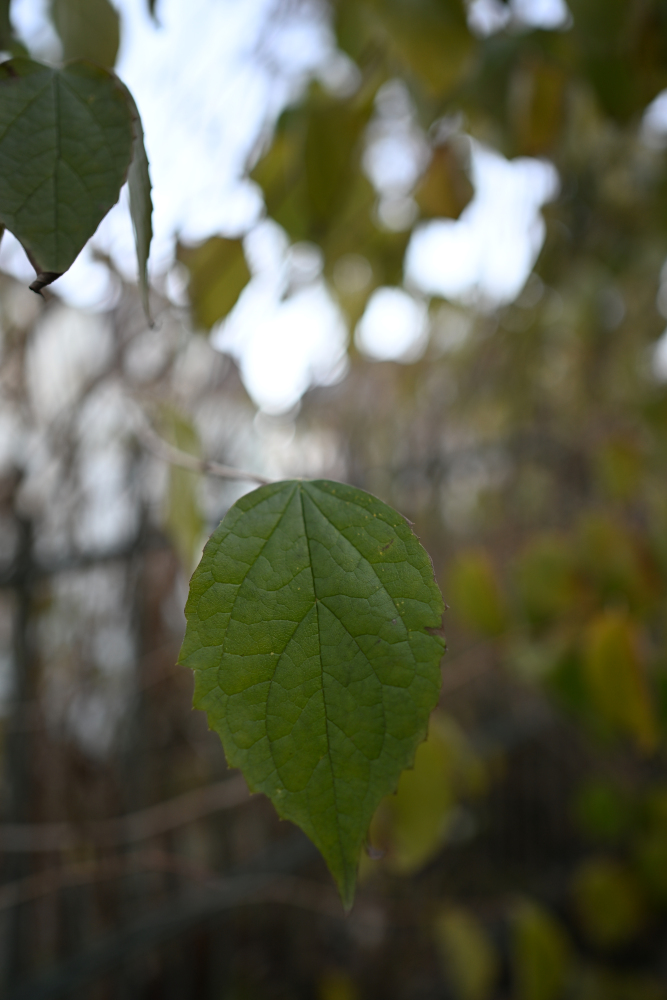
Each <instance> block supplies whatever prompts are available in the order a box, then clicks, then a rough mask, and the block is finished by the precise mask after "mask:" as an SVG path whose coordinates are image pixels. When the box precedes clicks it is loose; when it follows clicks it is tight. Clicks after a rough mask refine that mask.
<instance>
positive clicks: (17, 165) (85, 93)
mask: <svg viewBox="0 0 667 1000" xmlns="http://www.w3.org/2000/svg"><path fill="white" fill-rule="evenodd" d="M126 93H127V92H126V89H125V87H123V85H122V84H121V82H120V81H119V80H118V79H117V78H116V77H115V76H114V75H113V74H112V73H109V72H107V71H106V70H103V69H101V68H100V67H98V66H94V65H93V64H92V63H87V62H84V61H80V62H74V63H70V64H69V65H67V66H65V68H64V69H54V68H52V67H49V66H42V65H41V64H40V63H36V62H32V61H31V60H30V59H22V58H19V59H11V60H9V61H8V62H5V63H1V64H0V223H1V224H3V225H4V226H6V227H7V229H9V230H10V232H12V233H13V234H14V235H15V236H16V238H17V239H18V240H19V241H20V242H21V243H22V245H23V247H24V249H25V251H26V253H27V254H28V256H29V258H30V260H31V263H32V264H33V266H34V268H35V270H36V271H37V279H36V281H34V282H33V284H32V285H31V286H30V287H31V288H32V289H33V290H34V291H40V290H41V289H42V288H43V287H44V286H45V285H48V284H50V282H52V281H55V279H56V278H58V277H60V275H61V274H62V273H63V272H64V271H66V270H67V268H68V267H70V266H71V265H72V264H73V262H74V260H75V259H76V257H77V256H78V254H79V252H80V251H81V250H82V249H83V247H84V245H85V244H86V242H87V240H88V239H89V238H90V237H91V236H92V235H93V234H94V232H95V230H96V229H97V227H98V225H99V224H100V222H101V221H102V219H103V218H104V216H105V215H106V214H107V212H108V211H109V209H110V208H111V207H112V206H113V205H114V204H115V203H116V201H118V195H119V193H120V189H121V187H122V185H123V182H124V181H125V178H126V176H127V172H128V168H129V166H130V162H131V160H132V152H133V141H134V134H133V113H132V108H131V107H130V105H129V103H128V100H127V96H126Z"/></svg>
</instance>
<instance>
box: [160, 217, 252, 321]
mask: <svg viewBox="0 0 667 1000" xmlns="http://www.w3.org/2000/svg"><path fill="white" fill-rule="evenodd" d="M177 258H178V260H179V261H180V262H181V263H182V264H184V265H185V267H187V269H188V272H189V275H190V280H189V292H190V296H191V298H192V301H193V303H194V310H193V318H194V321H195V323H196V324H197V326H198V327H200V328H201V329H203V330H210V329H211V327H212V326H213V325H214V323H217V322H218V320H221V319H224V317H225V316H226V315H227V314H228V313H229V312H230V310H231V309H232V308H233V306H234V305H235V304H236V301H237V299H238V297H239V295H240V294H241V292H242V291H243V289H244V287H245V285H246V284H247V282H248V281H249V280H250V271H249V270H248V265H247V264H246V260H245V256H244V254H243V243H242V241H241V240H228V239H225V238H224V237H222V236H211V238H210V239H208V240H206V242H205V243H202V244H200V245H199V246H195V247H186V246H182V245H180V244H179V246H178V248H177Z"/></svg>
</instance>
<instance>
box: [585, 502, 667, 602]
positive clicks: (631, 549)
mask: <svg viewBox="0 0 667 1000" xmlns="http://www.w3.org/2000/svg"><path fill="white" fill-rule="evenodd" d="M575 551H576V554H577V563H578V568H579V570H580V571H581V573H582V574H583V575H584V576H585V577H586V578H587V580H588V581H589V582H590V584H591V585H592V586H593V587H594V588H595V591H596V596H597V600H598V602H599V604H600V605H601V606H603V607H604V606H605V605H608V604H610V603H622V604H626V605H628V606H629V607H630V608H631V609H632V610H633V611H638V612H642V613H643V612H644V611H645V610H647V609H648V608H650V607H651V606H652V605H654V604H655V601H656V599H657V598H658V597H659V595H660V594H661V590H662V584H661V581H660V578H659V576H658V575H657V574H656V570H655V567H654V566H653V565H652V561H651V558H650V555H649V553H648V552H646V551H643V550H642V549H641V548H640V547H639V545H638V544H637V540H636V538H635V537H634V536H633V535H632V534H631V533H630V532H629V531H628V529H627V528H626V526H625V525H624V524H622V523H621V521H620V520H617V519H614V518H612V517H611V516H609V515H607V514H602V513H600V514H589V515H587V516H585V517H584V518H582V520H581V522H580V524H579V527H578V531H577V535H576V540H575Z"/></svg>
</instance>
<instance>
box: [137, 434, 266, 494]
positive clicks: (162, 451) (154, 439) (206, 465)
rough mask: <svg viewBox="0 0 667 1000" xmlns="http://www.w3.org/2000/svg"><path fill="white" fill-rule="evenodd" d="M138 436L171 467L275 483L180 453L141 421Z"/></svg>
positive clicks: (227, 477)
mask: <svg viewBox="0 0 667 1000" xmlns="http://www.w3.org/2000/svg"><path fill="white" fill-rule="evenodd" d="M136 435H137V437H138V438H139V440H140V441H141V443H142V444H143V445H144V447H145V448H146V449H147V450H148V451H150V452H152V454H153V455H155V456H156V458H161V459H162V460H163V461H165V462H169V463H170V464H171V465H179V466H181V468H183V469H188V470H189V471H190V472H200V473H203V474H204V475H208V476H218V477H219V478H220V479H235V480H242V481H243V480H250V481H251V482H255V483H260V484H261V485H262V486H267V485H268V484H269V483H271V482H273V480H272V479H266V478H265V477H264V476H259V475H257V473H256V472H244V471H243V470H241V469H232V468H231V467H230V466H229V465H220V464H219V463H218V462H209V461H207V460H206V459H201V458H196V457H195V456H194V455H188V453H187V452H185V451H180V450H179V449H178V448H174V446H173V445H171V444H168V443H167V442H166V441H164V440H163V439H162V438H161V437H159V435H157V434H156V433H155V431H154V430H153V428H152V427H150V426H149V425H148V424H147V423H144V422H143V421H141V422H140V423H138V426H137V427H136Z"/></svg>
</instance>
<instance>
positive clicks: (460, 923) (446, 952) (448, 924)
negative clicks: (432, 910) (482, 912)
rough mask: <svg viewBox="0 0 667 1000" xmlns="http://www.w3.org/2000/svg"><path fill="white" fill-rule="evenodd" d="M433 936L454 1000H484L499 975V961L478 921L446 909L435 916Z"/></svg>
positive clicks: (460, 910) (465, 913) (470, 915)
mask: <svg viewBox="0 0 667 1000" xmlns="http://www.w3.org/2000/svg"><path fill="white" fill-rule="evenodd" d="M434 933H435V940H436V945H437V948H438V953H439V955H440V956H441V959H442V965H443V970H444V973H445V976H446V978H447V979H448V980H449V982H450V984H451V986H452V989H453V991H454V995H455V997H456V1000H487V998H488V997H490V996H491V995H492V992H493V989H494V985H495V981H496V979H497V976H498V969H499V961H498V955H497V952H496V949H495V947H494V945H493V943H492V942H491V940H490V939H489V936H488V934H487V933H486V931H485V930H484V928H483V926H482V925H481V924H480V922H479V921H478V920H477V919H476V918H475V916H474V915H473V914H471V913H469V912H467V911H466V910H463V909H461V908H458V909H455V908H452V907H449V908H447V909H445V910H443V911H442V912H441V913H440V914H438V916H437V917H436V920H435V925H434Z"/></svg>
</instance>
